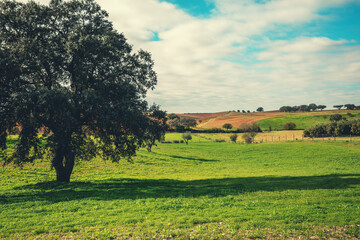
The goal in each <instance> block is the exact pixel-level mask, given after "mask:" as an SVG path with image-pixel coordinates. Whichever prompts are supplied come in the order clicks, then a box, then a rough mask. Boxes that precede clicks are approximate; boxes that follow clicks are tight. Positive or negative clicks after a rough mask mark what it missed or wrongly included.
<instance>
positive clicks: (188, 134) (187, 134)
mask: <svg viewBox="0 0 360 240" xmlns="http://www.w3.org/2000/svg"><path fill="white" fill-rule="evenodd" d="M181 137H182V139H184V141H185V143H186V144H188V142H189V141H190V140H191V139H192V136H191V132H189V131H188V132H184V133H183V134H182V136H181Z"/></svg>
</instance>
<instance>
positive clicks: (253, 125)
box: [238, 122, 261, 132]
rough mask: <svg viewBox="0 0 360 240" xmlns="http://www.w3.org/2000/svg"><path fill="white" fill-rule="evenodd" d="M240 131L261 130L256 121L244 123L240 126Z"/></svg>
mask: <svg viewBox="0 0 360 240" xmlns="http://www.w3.org/2000/svg"><path fill="white" fill-rule="evenodd" d="M238 131H239V132H261V129H260V126H259V124H258V123H256V122H252V123H242V124H241V125H240V127H239V128H238Z"/></svg>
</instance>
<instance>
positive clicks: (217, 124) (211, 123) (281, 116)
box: [178, 110, 360, 130]
mask: <svg viewBox="0 0 360 240" xmlns="http://www.w3.org/2000/svg"><path fill="white" fill-rule="evenodd" d="M348 113H351V116H349V115H347V114H348ZM333 114H341V115H343V117H346V118H347V119H359V118H360V110H326V111H314V112H295V113H289V112H280V111H268V112H252V113H238V112H219V113H209V114H178V115H179V116H180V117H181V118H184V117H186V118H194V119H196V120H197V122H198V123H199V124H198V125H197V128H198V129H208V128H221V127H222V126H223V125H224V124H225V123H230V124H231V125H233V127H234V128H238V127H239V126H240V125H241V124H243V123H251V122H258V123H259V124H260V127H261V128H262V129H263V130H268V129H269V127H271V129H273V130H275V129H279V130H282V129H283V126H284V124H285V123H287V122H294V123H295V124H296V126H297V127H296V129H305V128H308V127H311V126H314V125H316V124H321V123H327V122H329V116H330V115H333ZM200 121H201V122H200Z"/></svg>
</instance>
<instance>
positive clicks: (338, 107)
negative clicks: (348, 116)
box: [333, 105, 344, 110]
mask: <svg viewBox="0 0 360 240" xmlns="http://www.w3.org/2000/svg"><path fill="white" fill-rule="evenodd" d="M343 106H344V105H334V106H333V107H334V108H337V109H338V110H340V109H341V108H342V107H343Z"/></svg>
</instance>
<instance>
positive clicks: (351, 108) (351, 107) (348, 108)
mask: <svg viewBox="0 0 360 240" xmlns="http://www.w3.org/2000/svg"><path fill="white" fill-rule="evenodd" d="M344 107H346V109H347V110H354V109H355V108H356V106H355V104H345V105H344Z"/></svg>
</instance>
